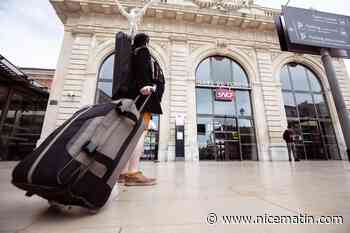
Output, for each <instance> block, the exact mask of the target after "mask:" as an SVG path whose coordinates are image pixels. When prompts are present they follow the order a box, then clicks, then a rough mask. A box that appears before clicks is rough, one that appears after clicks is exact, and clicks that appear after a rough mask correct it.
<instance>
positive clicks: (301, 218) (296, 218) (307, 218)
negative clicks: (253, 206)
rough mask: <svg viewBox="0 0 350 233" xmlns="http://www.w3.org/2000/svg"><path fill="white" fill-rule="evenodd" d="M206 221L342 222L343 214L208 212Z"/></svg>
mask: <svg viewBox="0 0 350 233" xmlns="http://www.w3.org/2000/svg"><path fill="white" fill-rule="evenodd" d="M206 222H207V223H208V224H210V225H215V224H344V218H343V216H317V217H316V216H311V215H307V214H299V215H293V216H288V215H281V216H276V215H271V214H264V215H259V216H238V215H232V216H230V215H222V216H219V215H217V214H215V213H210V214H208V216H207V219H206Z"/></svg>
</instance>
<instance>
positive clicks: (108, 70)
mask: <svg viewBox="0 0 350 233" xmlns="http://www.w3.org/2000/svg"><path fill="white" fill-rule="evenodd" d="M113 65H114V54H112V55H110V56H108V57H107V58H106V60H105V61H104V62H103V63H102V65H101V68H100V72H99V77H98V84H97V93H96V100H95V102H96V103H106V102H109V101H111V98H112V84H113Z"/></svg>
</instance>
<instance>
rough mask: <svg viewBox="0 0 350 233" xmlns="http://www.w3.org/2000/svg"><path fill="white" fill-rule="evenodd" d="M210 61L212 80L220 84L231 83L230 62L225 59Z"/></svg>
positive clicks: (219, 57)
mask: <svg viewBox="0 0 350 233" xmlns="http://www.w3.org/2000/svg"><path fill="white" fill-rule="evenodd" d="M211 61H212V66H211V68H212V80H213V81H216V82H220V83H229V82H233V79H232V73H231V61H230V60H229V59H227V58H226V57H221V56H217V57H213V58H212V59H211Z"/></svg>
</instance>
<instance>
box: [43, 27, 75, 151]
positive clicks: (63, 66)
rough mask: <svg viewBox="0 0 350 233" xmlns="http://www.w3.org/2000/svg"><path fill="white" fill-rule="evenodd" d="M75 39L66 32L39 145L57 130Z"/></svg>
mask: <svg viewBox="0 0 350 233" xmlns="http://www.w3.org/2000/svg"><path fill="white" fill-rule="evenodd" d="M73 41H74V37H73V35H72V33H71V32H70V31H65V32H64V37H63V43H62V48H61V51H60V55H59V58H58V62H57V66H56V71H55V76H54V78H53V81H52V85H51V90H50V97H49V102H48V105H47V109H46V113H45V119H44V123H43V127H42V131H41V136H40V139H39V140H38V142H37V145H39V144H40V143H41V142H42V141H43V140H45V138H46V137H47V136H49V134H50V133H51V132H52V131H53V130H55V129H56V126H57V125H56V121H57V118H58V109H59V101H60V100H61V94H62V89H63V85H64V77H65V76H66V75H67V72H68V64H69V57H70V56H71V53H72V45H73Z"/></svg>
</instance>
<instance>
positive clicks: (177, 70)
mask: <svg viewBox="0 0 350 233" xmlns="http://www.w3.org/2000/svg"><path fill="white" fill-rule="evenodd" d="M170 41H171V51H170V65H169V70H170V72H169V73H170V80H169V81H170V85H169V95H170V98H169V100H170V101H169V110H170V119H169V144H168V145H169V146H168V153H167V154H168V160H175V159H176V157H175V120H176V116H177V115H178V114H182V115H184V119H185V134H184V137H185V160H191V159H192V158H191V150H190V142H191V139H190V137H191V136H192V135H190V134H189V132H192V130H191V127H193V122H191V120H192V119H191V118H189V115H188V107H189V104H188V99H187V98H188V96H187V95H188V71H187V64H188V56H189V49H188V44H187V40H186V38H182V37H175V36H171V37H170ZM190 107H193V106H190ZM191 123H192V124H191Z"/></svg>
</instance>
